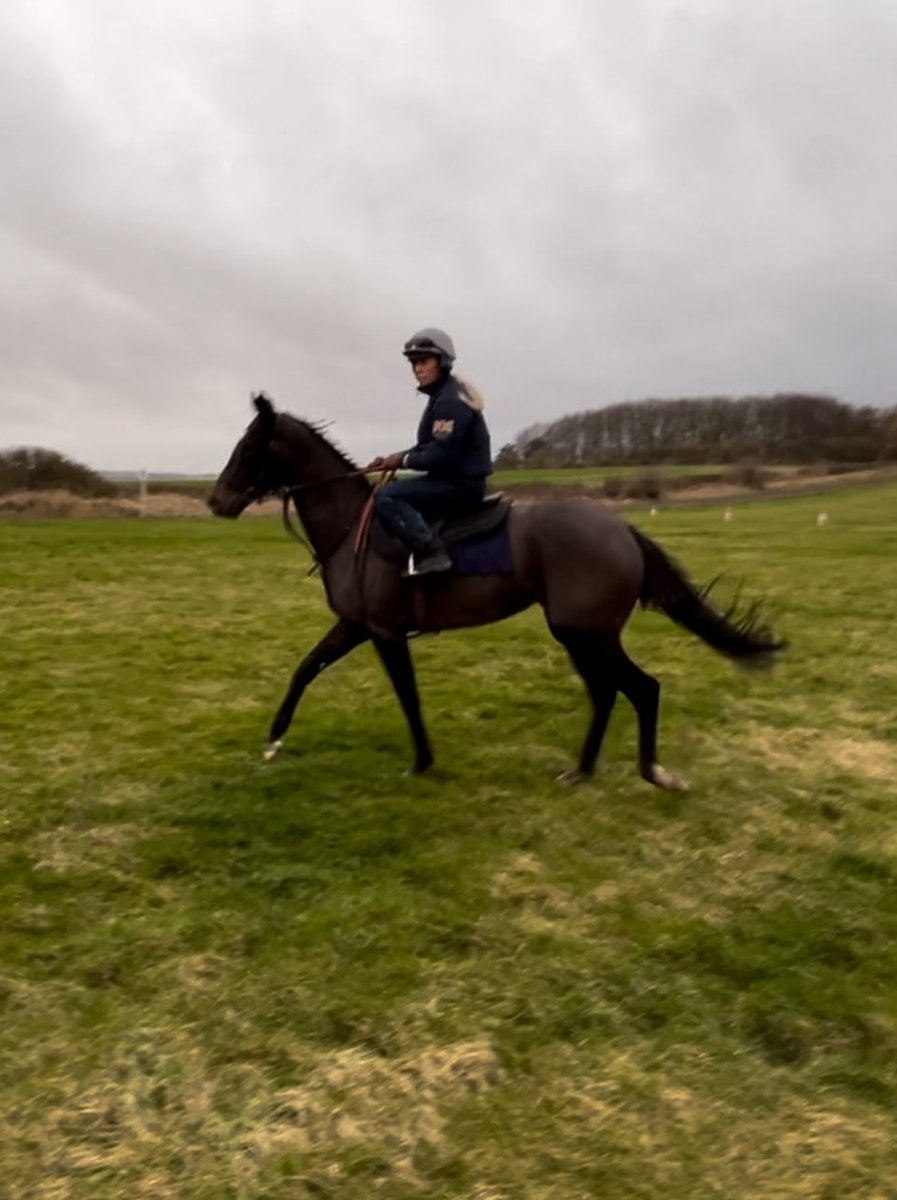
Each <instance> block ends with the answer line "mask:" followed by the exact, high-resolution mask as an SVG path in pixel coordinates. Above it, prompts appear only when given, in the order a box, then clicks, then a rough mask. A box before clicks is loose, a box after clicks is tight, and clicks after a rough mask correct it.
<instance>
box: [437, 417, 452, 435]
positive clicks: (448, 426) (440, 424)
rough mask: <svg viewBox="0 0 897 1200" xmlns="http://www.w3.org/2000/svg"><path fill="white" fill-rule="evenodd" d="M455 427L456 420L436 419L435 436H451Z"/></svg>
mask: <svg viewBox="0 0 897 1200" xmlns="http://www.w3.org/2000/svg"><path fill="white" fill-rule="evenodd" d="M454 429H455V422H454V421H434V422H433V437H451V435H452V433H453V432H454Z"/></svg>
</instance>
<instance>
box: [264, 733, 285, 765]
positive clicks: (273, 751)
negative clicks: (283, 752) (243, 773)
mask: <svg viewBox="0 0 897 1200" xmlns="http://www.w3.org/2000/svg"><path fill="white" fill-rule="evenodd" d="M282 745H283V742H282V741H280V739H279V738H278V740H277V741H276V742H269V743H268V745H267V746H266V747H265V748H264V750H263V751H262V758H263V759H264V760H265V762H270V761H271V759H272V758H277V756H278V754H279V753H280V747H281V746H282Z"/></svg>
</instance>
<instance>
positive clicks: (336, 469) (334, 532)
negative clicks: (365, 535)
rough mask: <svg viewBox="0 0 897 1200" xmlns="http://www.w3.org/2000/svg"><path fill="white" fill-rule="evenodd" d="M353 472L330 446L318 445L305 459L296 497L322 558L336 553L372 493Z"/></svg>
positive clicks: (303, 520) (298, 480)
mask: <svg viewBox="0 0 897 1200" xmlns="http://www.w3.org/2000/svg"><path fill="white" fill-rule="evenodd" d="M351 471H352V468H351V467H350V466H348V465H347V464H346V462H345V461H344V460H343V459H342V458H341V457H340V455H339V454H338V453H337V452H336V451H335V450H330V448H329V447H328V446H326V445H322V446H316V447H315V453H313V454H310V455H307V456H304V458H303V462H302V469H301V471H300V472H299V473H298V476H299V477H297V478H296V480H295V483H296V484H297V485H298V490H297V491H296V492H295V493H294V495H295V498H296V507H297V509H298V511H299V519H300V520H301V522H302V526H303V528H304V529H305V532H306V533H307V534H308V538H309V541H310V542H311V544H312V546H313V547H314V549H315V552H316V553H317V554H319V555H329V554H332V553H333V551H334V550H335V549H336V546H337V544H338V543H339V542H340V541H341V540H342V538H343V537H344V536H345V534H346V533H347V532H348V530H349V529H350V528H351V527H352V526H353V525H354V524H355V522H356V520H357V519H358V517H359V516H360V515H361V510H362V508H363V506H364V502H365V499H366V498H367V496H368V494H369V492H370V488H369V486H368V484H367V482H366V481H365V479H364V477H363V476H357V477H355V478H353V477H352V476H351ZM344 477H345V478H344ZM330 480H338V482H333V483H331V482H329V481H330ZM309 485H311V486H309Z"/></svg>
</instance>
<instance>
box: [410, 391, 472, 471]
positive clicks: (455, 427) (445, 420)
mask: <svg viewBox="0 0 897 1200" xmlns="http://www.w3.org/2000/svg"><path fill="white" fill-rule="evenodd" d="M475 416H476V414H475V413H474V411H473V409H471V408H470V406H469V405H467V404H465V403H464V402H463V401H462V400H454V399H452V400H444V401H443V400H440V401H438V402H437V403H436V404H435V405H434V408H433V417H432V422H431V424H430V437H429V439H427V440H425V441H424V440H422V441H420V442H418V444H417V445H416V446H414V447H412V449H410V450H408V451H407V452H406V453H405V455H404V456H403V458H402V466H403V467H408V468H409V469H410V470H412V471H432V470H433V469H434V468H436V469H439V468H445V467H451V466H454V465H455V464H456V463H457V461H458V459H459V458H460V456H461V451H462V448H463V446H464V437H465V435H466V433H467V430H468V429H469V428H470V423H471V421H473V420H474V418H475Z"/></svg>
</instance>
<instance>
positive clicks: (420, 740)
mask: <svg viewBox="0 0 897 1200" xmlns="http://www.w3.org/2000/svg"><path fill="white" fill-rule="evenodd" d="M252 403H253V405H254V407H255V417H254V418H253V420H252V422H251V423H250V425H249V427H248V428H247V429H246V431H245V433H244V434H243V436H242V437H241V438H240V440H239V441H238V442H237V444H236V446H235V447H234V450H233V452H232V453H231V455H230V458H229V459H228V461H227V463H226V465H225V467H224V469H223V470H222V472H221V474H220V475H219V477H218V479H217V481H216V483H215V485H214V487H213V489H212V491H211V493H210V495H209V497H208V505H209V508H210V509H211V510H212V512H213V513H214V514H215V515H216V516H219V517H225V518H230V519H235V518H237V517H239V515H240V513H242V512H243V511H244V509H245V508H246V507H247V506H248V505H249V504H250V503H252V502H253V501H259V500H262V499H265V498H266V497H270V496H280V497H281V499H282V501H283V514H284V522H285V524H287V527H288V528H291V526H290V510H289V508H288V506H289V505H290V503H292V505H293V507H294V508H295V512H296V515H297V516H298V518H299V521H300V522H301V525H302V528H303V529H304V530H305V533H306V535H307V537H308V540H309V542H310V548H311V550H312V552H313V556H314V559H315V562H316V565H317V567H319V569H320V573H321V578H322V581H323V584H324V588H325V591H326V594H327V600H328V603H329V605H330V608H331V610H332V611H333V613H334V614H335V615H336V617H337V620H336V622H335V624H334V625H333V626H332V628H331V629H330V630H329V631H328V632H327V633H326V634H325V635H324V637H323V638H322V639H321V640H320V642H318V644H317V645H316V646H315V647H314V648H313V649H312V650H311V651H310V652H309V653H308V654H307V655H306V656H305V658H304V659H303V660H302V661H301V663H300V664H299V666H298V668H297V669H296V671H295V673H294V675H293V677H292V680H291V682H290V685H289V688H288V690H287V692H286V695H285V696H284V699H283V701H282V703H281V705H280V707H279V709H278V710H277V713H276V715H275V717H274V720H273V723H272V725H271V729H270V734H269V737H268V742H267V745H266V747H265V749H264V756H265V758H266V759H270V758H273V757H274V756H275V755H276V754H277V753H278V751H279V750H280V748H281V745H282V743H283V738H284V735H285V734H286V732H287V729H288V728H289V725H290V723H291V721H292V719H293V716H294V713H295V711H296V707H297V705H298V703H299V701H300V699H301V697H302V695H303V693H304V691H305V689H306V688H307V687H308V685H309V684H310V683H311V682H312V680H314V679H315V678H316V677H317V676H318V675H319V674H320V673H321V671H323V670H324V669H325V668H326V667H328V666H330V665H331V664H333V663H335V662H337V661H338V660H339V659H342V658H343V657H345V655H347V654H349V653H350V651H352V650H354V649H355V648H356V647H357V646H360V645H361V644H362V643H365V642H367V641H370V642H372V643H373V645H374V648H375V650H376V652H377V654H378V655H379V657H380V660H381V662H382V664H383V666H384V668H385V670H386V673H387V675H388V676H389V679H390V681H391V682H392V686H393V688H394V690H395V693H396V696H397V698H398V701H399V704H400V706H401V708H402V711H403V712H404V715H405V719H406V721H407V724H408V728H409V730H410V733H411V738H412V742H413V745H414V760H413V764H412V768H411V770H412V773H414V774H419V773H421V772H423V771H426V770H427V769H428V768H429V767H430V766H431V765H432V764H433V761H434V758H433V751H432V748H431V745H430V739H429V737H428V734H427V730H426V727H425V724H424V720H423V716H422V714H421V706H420V699H419V696H418V691H417V683H416V679H415V673H414V665H413V662H412V658H411V653H410V650H409V646H408V639H409V637H410V636H413V635H416V634H419V633H435V632H439V631H442V630H447V629H460V628H464V627H470V626H476V625H486V624H490V623H492V622H496V621H500V620H503V619H504V618H506V617H510V616H512V615H514V614H515V613H519V612H522V611H523V610H524V609H527V608H529V607H530V606H531V605H533V604H539V605H541V607H542V609H543V611H544V613H545V617H546V620H547V623H548V628H549V631H550V632H551V634H552V636H553V637H554V638H555V639H556V640H557V641H558V642H559V643H560V645H561V646H563V647H564V649H565V650H566V652H567V654H568V655H569V657H570V660H571V662H572V664H573V666H574V668H575V670H576V671H577V672H578V673H579V675H580V676H581V677H582V680H583V682H584V683H585V686H586V689H587V691H588V694H589V697H590V699H591V704H592V717H591V722H590V724H589V727H588V731H587V733H586V737H585V741H584V742H583V745H582V749H581V751H580V754H579V759H578V762H577V765H576V766H575V767H574V768H572V769H570V770H568V771H565V772H564V773H563V775H561V776H560V777H559V779H560V780H561V781H562V782H564V783H566V784H578V783H582V782H584V781H586V780H588V779H589V778H590V777H591V776H592V775H593V772H594V770H595V764H596V761H597V759H598V756H599V753H600V750H601V743H602V740H603V738H604V734H605V730H606V728H607V724H608V720H609V718H610V715H611V710H612V709H613V707H614V704H615V702H616V698H617V694H618V693H619V692H622V693H623V695H624V696H625V697H626V699H627V700H628V701H629V702H630V704H632V706H633V708H634V709H635V712H636V716H637V719H638V762H639V772H640V774H641V777H642V778H643V779H644V780H647V781H648V782H649V783H651V784H654V785H655V786H657V787H660V788H665V789H669V790H673V791H678V790H685V789H686V787H687V785H686V784H685V783H684V781H683V780H682V779H680V778H679V777H678V776H677V775H675V774H674V773H673V772H672V771H668V770H667V769H666V768H665V767H663V766H661V765H660V763H659V762H658V761H657V723H658V709H659V704H660V684H659V683H658V681H657V680H656V679H655V678H654V677H653V676H651V675H649V674H647V672H645V671H643V670H642V669H641V668H640V667H638V666H637V665H636V664H635V663H634V662H633V661H632V659H630V658H629V656H628V655H627V654H626V652H625V650H624V649H623V647H622V645H621V642H620V638H621V634H622V632H623V628H624V626H625V625H626V622H627V621H628V619H629V617H630V615H631V614H632V611H633V609H634V608H635V606H636V604H637V603H639V602H640V603H641V605H642V606H643V607H645V608H648V607H653V608H656V609H659V610H660V611H662V612H664V613H665V614H666V615H667V616H668V617H670V618H671V619H672V620H673V621H674V622H676V623H677V624H679V625H680V626H682V627H684V628H685V629H687V630H688V631H690V632H691V633H692V634H694V635H696V636H697V637H699V638H701V639H702V640H703V641H704V642H706V643H707V644H708V645H709V646H711V647H712V648H713V649H714V650H716V651H718V652H720V653H721V654H724V655H726V656H728V657H729V658H730V659H733V660H734V661H735V662H737V663H739V664H741V665H744V666H755V667H757V666H760V667H768V666H770V665H772V663H773V661H774V659H775V657H776V656H777V654H778V653H779V652H780V651H781V650H783V649H784V648H785V646H786V643H785V642H783V641H780V640H778V639H777V638H776V637H775V636H774V635H773V633H772V631H771V629H770V628H769V625H768V623H767V622H766V620H765V619H764V618H763V617H762V615H761V613H760V611H759V606H757V605H754V606H753V607H751V608H750V609H748V610H747V611H744V612H739V611H738V608H739V606H738V605H737V604H736V605H733V606H731V607H730V608H728V609H727V610H725V611H720V610H718V609H717V608H715V607H713V606H712V605H711V604H710V603H709V600H708V592H709V587H710V586H712V585H708V587H706V588H701V587H698V586H697V585H695V584H694V583H693V582H692V581H691V580H690V578H689V577H688V575H687V574H686V572H685V571H684V570H683V569H682V568H681V567H680V566H679V565H678V564H677V563H675V562H674V561H673V560H672V559H671V558H670V557H669V556H668V555H667V554H666V553H665V552H664V551H663V550H662V549H661V547H660V546H659V545H658V544H657V543H656V542H654V541H652V540H651V538H649V537H647V536H646V535H645V534H643V533H641V532H640V531H639V530H638V529H636V528H635V527H634V526H632V525H629V524H628V523H627V522H625V521H623V520H621V519H620V518H619V517H617V516H616V515H615V514H614V513H612V512H610V511H609V510H607V509H605V508H603V507H601V506H600V505H597V504H595V503H592V502H590V501H588V500H584V499H574V500H547V501H542V502H538V503H532V504H526V505H513V506H511V507H510V511H509V513H508V517H507V537H508V539H509V545H510V565H511V569H510V571H508V572H504V573H501V574H486V575H462V574H459V573H457V572H455V571H452V572H448V573H445V574H439V575H427V576H422V577H420V578H414V577H413V576H412V577H410V578H409V577H405V576H403V572H402V567H401V563H400V562H396V561H392V560H391V559H390V558H389V557H387V556H384V555H382V554H379V553H376V552H375V547H373V546H364V545H363V542H364V539H363V538H362V537H361V536H360V532H359V531H360V529H363V528H364V525H365V523H366V521H367V519H369V516H370V506H371V501H372V496H373V485H372V484H371V482H370V481H369V480H368V478H367V477H366V474H365V472H364V469H363V468H361V469H359V468H358V467H357V466H356V464H355V463H354V462H352V461H351V459H349V458H348V456H347V455H345V454H344V453H343V452H342V451H341V450H340V449H339V448H338V447H337V446H335V445H334V444H333V443H332V441H331V440H330V439H329V438H328V437H327V435H326V433H325V432H324V430H323V428H322V427H321V426H320V425H318V424H315V423H313V422H310V421H306V420H302V419H300V418H298V417H294V416H292V415H291V414H289V413H286V412H281V411H277V410H276V409H275V407H274V404H273V403H272V401H271V399H270V398H269V397H268V396H266V395H265V394H264V393H258V394H257V395H255V396H254V397H253V398H252ZM406 554H407V552H406Z"/></svg>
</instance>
